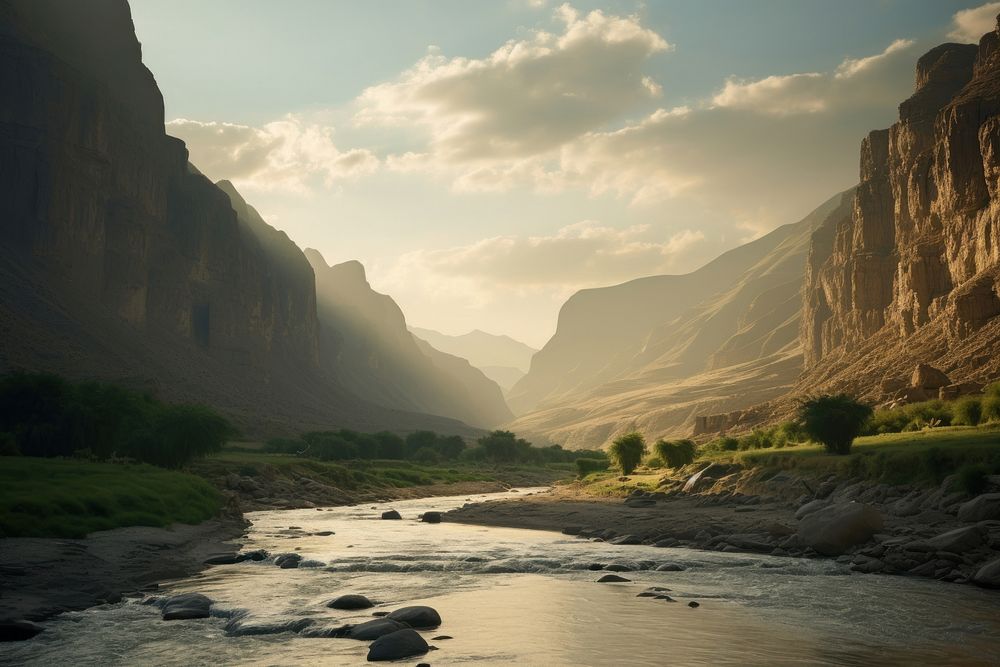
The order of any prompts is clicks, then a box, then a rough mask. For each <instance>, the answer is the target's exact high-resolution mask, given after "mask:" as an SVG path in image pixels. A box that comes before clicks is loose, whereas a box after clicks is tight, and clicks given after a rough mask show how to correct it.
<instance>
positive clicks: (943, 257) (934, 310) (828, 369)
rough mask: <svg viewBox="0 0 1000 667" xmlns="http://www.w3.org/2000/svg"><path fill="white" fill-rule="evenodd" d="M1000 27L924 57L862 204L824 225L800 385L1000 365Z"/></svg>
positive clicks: (876, 394)
mask: <svg viewBox="0 0 1000 667" xmlns="http://www.w3.org/2000/svg"><path fill="white" fill-rule="evenodd" d="M998 45H1000V33H998V32H997V31H994V32H990V33H988V34H987V35H985V36H984V37H983V38H982V40H981V42H980V43H979V45H978V46H976V45H971V44H943V45H941V46H938V47H936V48H934V49H932V50H931V51H929V52H928V53H926V54H925V55H924V56H923V57H921V58H920V59H919V61H918V62H917V67H916V91H915V92H914V94H913V96H912V97H910V98H909V99H908V100H906V101H904V102H903V103H902V104H901V105H900V107H899V121H898V122H897V123H895V124H893V126H892V127H890V128H889V129H887V130H878V131H875V132H872V133H871V134H869V135H868V137H866V138H865V139H864V141H863V142H862V146H861V169H860V181H861V182H860V184H859V186H858V188H857V191H856V194H855V196H854V199H853V202H852V206H851V211H850V214H849V215H845V216H843V217H842V218H840V219H837V220H829V221H828V223H827V224H826V225H824V226H823V227H822V228H821V229H819V230H817V232H816V234H815V236H814V238H813V240H812V244H811V247H810V252H809V261H808V266H807V271H806V279H805V288H804V291H803V294H804V297H803V298H804V303H803V317H802V324H801V327H802V328H801V337H802V344H803V350H804V356H805V363H806V368H807V373H806V374H805V376H804V377H803V380H802V382H800V385H799V387H800V389H802V390H805V389H810V388H811V389H815V388H817V387H824V388H839V389H845V390H850V391H853V392H855V393H859V394H861V395H863V396H866V397H869V398H873V399H880V398H885V396H883V395H881V394H880V391H881V390H880V389H879V387H880V386H884V387H891V386H894V385H896V384H898V381H899V380H900V379H902V378H906V377H908V376H909V373H910V372H911V371H912V370H913V368H914V366H915V365H916V364H917V363H930V364H932V365H934V366H939V367H941V369H942V370H944V371H945V372H947V373H948V374H949V376H951V378H952V380H954V381H989V380H993V379H996V378H997V375H998V374H1000V365H998V361H997V355H996V349H997V347H996V345H997V343H998V342H1000V340H998V338H997V335H998V329H1000V323H998V319H997V315H1000V296H998V292H1000V240H998V236H997V235H998V233H1000V191H998V189H1000V116H998V115H997V114H998V112H1000V48H998Z"/></svg>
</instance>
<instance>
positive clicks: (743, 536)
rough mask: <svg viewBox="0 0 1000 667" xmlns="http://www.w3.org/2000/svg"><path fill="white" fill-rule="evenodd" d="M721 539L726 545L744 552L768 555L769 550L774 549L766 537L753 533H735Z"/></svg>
mask: <svg viewBox="0 0 1000 667" xmlns="http://www.w3.org/2000/svg"><path fill="white" fill-rule="evenodd" d="M722 539H723V541H724V542H725V543H726V544H729V545H731V546H733V547H736V548H737V549H743V550H744V551H757V552H760V553H770V551H771V549H773V548H774V545H773V544H771V542H770V541H769V540H768V538H767V536H766V535H758V534H755V533H737V534H735V535H727V536H726V537H724V538H722Z"/></svg>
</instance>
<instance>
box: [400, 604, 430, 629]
mask: <svg viewBox="0 0 1000 667" xmlns="http://www.w3.org/2000/svg"><path fill="white" fill-rule="evenodd" d="M387 618H390V619H392V620H394V621H399V622H401V623H406V624H407V625H409V626H410V627H411V628H417V629H418V630H428V629H430V628H436V627H437V626H439V625H441V615H440V614H438V613H437V610H436V609H434V608H433V607H425V606H422V605H417V606H413V607H402V608H400V609H397V610H395V611H393V612H391V613H390V614H389V616H387Z"/></svg>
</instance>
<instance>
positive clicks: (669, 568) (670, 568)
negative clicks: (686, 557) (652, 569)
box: [656, 563, 684, 572]
mask: <svg viewBox="0 0 1000 667" xmlns="http://www.w3.org/2000/svg"><path fill="white" fill-rule="evenodd" d="M683 570H684V566H683V565H680V564H678V563H663V564H662V565H658V566H657V567H656V571H657V572H681V571H683Z"/></svg>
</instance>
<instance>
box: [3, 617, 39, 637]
mask: <svg viewBox="0 0 1000 667" xmlns="http://www.w3.org/2000/svg"><path fill="white" fill-rule="evenodd" d="M42 630H44V628H43V627H42V626H40V625H38V624H37V623H32V622H31V621H0V642H20V641H24V640H26V639H31V638H32V637H34V636H35V635H37V634H38V633H39V632H41V631H42Z"/></svg>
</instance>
